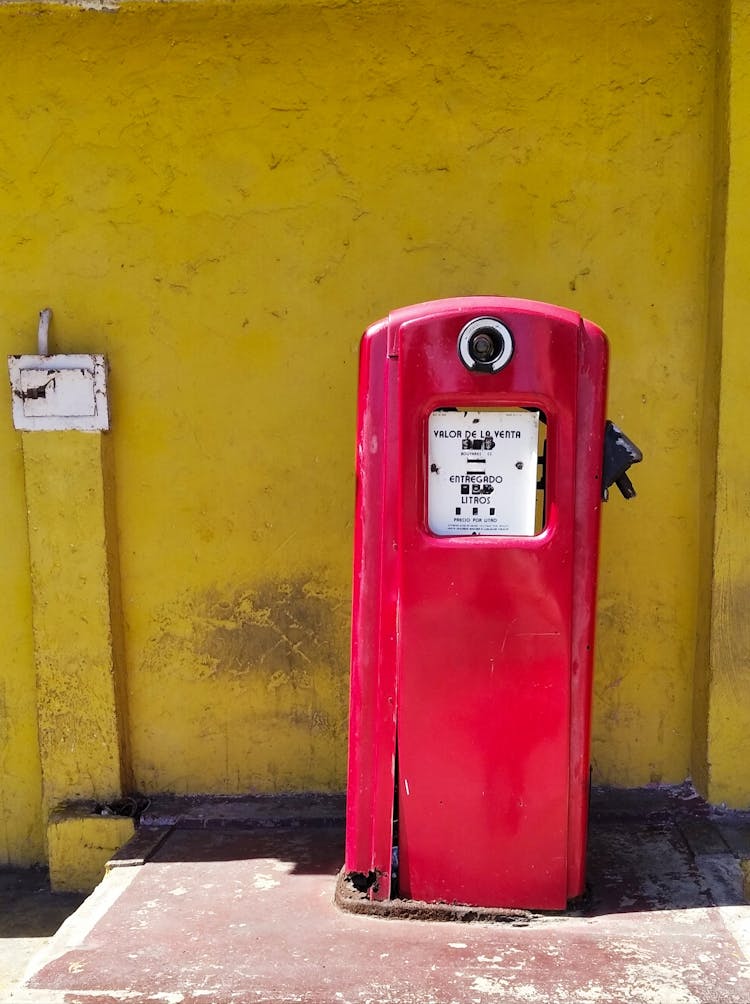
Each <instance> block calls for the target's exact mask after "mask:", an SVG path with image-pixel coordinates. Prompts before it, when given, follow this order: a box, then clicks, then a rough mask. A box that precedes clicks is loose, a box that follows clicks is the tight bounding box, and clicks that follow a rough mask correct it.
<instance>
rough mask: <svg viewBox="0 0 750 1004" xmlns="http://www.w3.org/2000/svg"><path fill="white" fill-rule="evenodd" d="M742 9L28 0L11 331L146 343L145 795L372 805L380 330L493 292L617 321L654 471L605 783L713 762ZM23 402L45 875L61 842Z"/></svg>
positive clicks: (0, 767) (135, 422)
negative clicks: (367, 625) (353, 767)
mask: <svg viewBox="0 0 750 1004" xmlns="http://www.w3.org/2000/svg"><path fill="white" fill-rule="evenodd" d="M715 19H716V8H715V5H713V4H711V3H707V2H698V0H693V2H685V0H663V2H661V3H659V4H658V5H654V4H653V3H647V2H641V0H635V2H629V3H612V2H595V0H574V2H570V3H565V4H561V3H556V2H545V0H533V2H528V0H524V2H520V0H519V2H508V3H503V4H497V3H495V2H481V0H477V2H459V3H452V4H442V5H439V6H438V7H436V6H435V4H433V3H430V2H427V0H415V2H410V3H385V2H380V3H366V2H365V3H361V4H345V5H341V6H339V5H327V4H318V3H315V2H310V3H298V4H274V5H266V4H262V3H252V4H251V3H247V4H236V5H223V4H212V3H201V4H194V5H182V4H180V5H151V4H148V3H133V4H131V5H125V6H123V7H122V8H121V9H120V10H119V11H117V12H112V13H101V12H94V11H81V10H74V9H70V8H65V7H28V6H25V5H21V6H17V5H12V6H8V7H2V8H0V26H1V27H2V31H3V49H4V54H3V60H2V61H1V62H0V85H1V88H2V93H3V94H4V102H3V111H2V119H3V128H2V129H1V130H0V213H1V214H2V217H3V220H4V225H3V227H2V229H1V230H0V253H1V254H2V260H3V262H4V267H3V271H2V275H0V339H1V340H2V347H3V349H4V350H5V351H7V352H21V351H31V350H33V349H34V331H35V316H36V311H37V310H38V309H39V308H40V307H42V306H45V305H48V304H49V305H50V306H52V307H53V308H54V311H55V321H54V328H53V343H54V347H55V348H56V349H57V350H60V351H81V352H88V351H91V352H94V351H95V352H106V353H107V354H108V356H109V359H110V363H111V390H112V415H113V432H112V433H111V436H112V439H113V448H114V461H115V478H116V486H117V498H116V503H117V514H118V527H119V537H120V540H119V549H120V562H121V574H122V594H123V611H124V621H125V657H126V670H127V681H128V704H129V716H130V745H131V750H132V761H133V762H132V767H133V773H134V778H135V783H136V785H137V786H138V787H139V788H141V789H143V790H146V791H156V790H165V789H170V790H176V791H179V792H186V791H225V792H240V791H246V790H277V789H285V788H319V789H326V788H331V789H335V788H340V787H342V785H343V783H344V770H345V758H346V694H347V685H348V681H347V672H348V669H347V663H348V654H347V635H348V616H349V611H348V608H349V595H350V550H351V539H350V533H351V513H352V491H353V485H352V466H353V465H352V453H353V423H354V394H355V379H356V365H357V354H356V353H357V343H358V339H359V335H360V333H361V330H362V329H363V327H364V326H365V325H366V324H367V323H369V322H370V321H372V320H374V319H376V318H378V317H380V316H382V315H383V314H385V313H386V312H387V311H388V310H389V309H390V308H392V307H395V306H399V305H402V304H406V303H410V302H416V301H420V300H425V299H429V298H433V297H440V296H450V295H455V294H464V293H473V292H491V293H498V294H507V295H522V296H527V297H531V298H536V299H543V300H548V301H552V302H557V303H560V304H563V305H565V306H569V307H572V308H575V309H577V310H580V311H582V312H583V313H584V314H585V315H586V316H588V317H590V318H592V319H593V320H595V321H596V322H597V323H598V324H600V325H602V326H603V327H604V328H605V329H606V330H607V332H608V334H609V336H610V339H611V345H612V359H613V364H612V371H611V392H610V409H609V410H610V414H611V417H612V418H613V419H615V420H617V421H618V422H620V423H621V424H622V425H623V426H624V428H625V429H626V430H627V431H628V433H629V434H630V435H631V436H632V437H633V438H634V439H635V440H636V441H637V442H638V443H639V444H640V445H641V446H642V447H643V449H644V451H645V452H646V454H647V457H648V463H647V464H644V465H642V467H641V468H639V469H637V471H636V478H635V480H636V483H637V487H638V490H639V498H638V500H637V501H636V502H634V503H631V504H628V505H625V504H624V503H622V502H620V501H619V500H618V499H617V498H614V499H613V501H612V502H611V503H610V504H609V505H608V506H607V507H606V509H605V514H604V535H603V549H602V574H601V590H600V595H601V600H600V629H599V635H598V669H597V683H596V695H595V721H594V740H593V763H594V768H595V777H596V778H597V780H603V781H610V782H615V783H619V784H637V783H642V782H647V781H649V780H651V779H664V780H673V781H675V780H681V779H683V778H684V777H685V775H686V774H687V772H688V770H689V763H690V744H691V742H690V740H691V693H692V683H693V660H694V649H695V624H696V603H697V599H696V596H697V594H696V571H697V561H698V548H697V529H698V508H699V500H698V495H697V491H696V478H697V476H698V471H699V465H698V457H697V449H696V447H697V443H698V434H699V414H700V400H699V373H700V371H701V368H702V365H703V359H704V352H705V318H706V315H707V282H708V269H707V242H708V235H709V219H710V195H711V179H710V174H711V170H712V128H713V124H712V115H713V96H714V44H715V34H716V26H715ZM7 394H8V391H7V390H2V396H0V414H2V412H3V411H4V413H5V415H6V420H5V422H0V450H2V455H3V465H4V466H3V469H4V471H5V472H6V488H5V490H4V492H3V493H0V507H2V512H1V515H2V519H0V535H2V538H3V539H2V545H1V546H2V550H3V553H4V554H6V555H7V560H5V561H4V564H3V567H2V570H1V571H0V581H1V582H2V587H3V592H4V593H5V592H7V593H8V594H9V595H12V596H13V600H12V603H11V604H10V605H9V606H8V607H6V608H5V609H2V607H0V617H2V618H3V619H4V621H5V624H4V625H3V626H2V629H3V631H4V637H6V638H9V639H10V644H9V645H6V647H5V649H4V663H3V669H2V674H0V679H4V681H5V682H4V688H5V690H4V693H5V705H0V735H7V741H6V743H5V744H3V745H1V746H0V750H1V752H0V858H2V855H3V853H4V854H5V855H6V856H9V857H11V858H13V859H18V858H19V857H23V855H24V854H25V853H26V850H24V851H21V850H19V848H20V847H21V846H22V844H23V845H24V847H27V848H30V849H31V850H30V851H29V854H30V855H31V856H33V855H34V854H38V853H39V847H40V844H41V837H40V836H39V833H40V825H41V823H40V819H39V812H38V807H37V799H38V797H39V794H38V792H39V768H38V756H37V752H36V749H35V746H34V743H33V742H32V739H33V734H34V729H35V721H34V702H33V693H34V691H33V668H32V656H31V626H30V605H29V586H28V553H27V550H26V546H25V541H24V533H25V529H24V488H23V479H22V465H21V463H20V454H19V451H20V442H19V439H18V437H17V434H16V433H14V432H13V430H12V428H11V427H10V418H9V414H10V405H9V400H8V397H7ZM6 538H7V539H6ZM0 693H3V690H1V689H0ZM24 834H26V837H27V838H28V839H26V838H24ZM29 834H31V835H32V836H31V837H30V838H29V837H28V835H29ZM24 841H25V843H24Z"/></svg>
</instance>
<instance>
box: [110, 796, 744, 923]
mask: <svg viewBox="0 0 750 1004" xmlns="http://www.w3.org/2000/svg"><path fill="white" fill-rule="evenodd" d="M343 813H344V800H343V797H342V796H340V795H285V796H244V797H240V798H207V797H205V796H203V797H200V798H192V799H178V798H162V799H160V798H158V797H157V798H155V799H154V800H153V802H152V803H151V805H150V807H149V809H148V810H147V812H146V813H145V814H144V816H143V819H142V828H141V831H140V833H139V834H137V835H136V837H135V838H134V840H135V841H136V842H137V841H138V840H140V841H141V847H142V849H144V851H143V854H142V859H143V860H153V861H154V862H155V863H176V862H193V863H200V862H216V861H251V860H261V859H263V860H268V861H276V862H283V863H285V866H286V867H285V871H286V873H287V874H288V875H291V876H293V875H331V876H332V877H333V876H335V875H336V874H337V873H338V872H339V870H340V868H341V863H342V861H343V846H344V829H343V822H344V817H343ZM128 853H129V852H128V848H127V847H126V848H125V849H124V851H123V852H122V854H121V855H120V856H121V857H122V858H124V859H125V860H127V856H128ZM456 853H457V854H460V853H462V848H460V847H457V848H456ZM131 857H133V855H131ZM135 857H136V858H137V855H135ZM743 860H750V813H747V812H732V811H728V810H720V809H716V808H713V807H711V806H709V805H707V803H706V802H704V801H703V800H702V799H701V798H700V797H699V796H698V795H697V794H696V792H695V790H694V789H693V788H692V786H691V785H690V784H688V783H686V784H683V785H679V786H664V785H658V786H650V787H647V788H638V789H627V790H623V789H612V788H599V787H596V788H593V789H592V793H591V814H590V827H589V845H588V857H587V862H588V863H587V876H588V882H587V888H588V891H587V895H586V896H585V897H584V900H583V902H579V903H577V904H575V907H576V909H575V913H576V914H577V915H578V916H581V915H584V916H592V917H593V916H602V915H607V914H617V913H633V912H651V911H657V910H685V909H696V908H706V907H711V906H733V905H742V904H744V903H745V902H746V898H745V890H744V887H743V869H742V862H743ZM123 863H124V862H123ZM476 919H481V918H479V917H477V918H476Z"/></svg>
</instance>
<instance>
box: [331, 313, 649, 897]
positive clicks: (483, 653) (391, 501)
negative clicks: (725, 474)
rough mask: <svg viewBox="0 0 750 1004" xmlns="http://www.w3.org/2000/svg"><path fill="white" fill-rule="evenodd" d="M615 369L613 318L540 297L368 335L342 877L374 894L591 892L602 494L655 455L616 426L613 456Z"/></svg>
mask: <svg viewBox="0 0 750 1004" xmlns="http://www.w3.org/2000/svg"><path fill="white" fill-rule="evenodd" d="M606 376H607V343H606V339H605V337H604V335H603V333H602V332H601V331H600V329H599V328H597V327H596V326H595V325H594V324H592V323H591V322H589V321H586V320H583V319H582V318H581V317H580V316H579V315H578V314H576V313H574V312H572V311H570V310H565V309H563V308H560V307H554V306H550V305H548V304H541V303H534V302H531V301H527V300H515V299H502V298H497V297H467V298H461V299H453V300H440V301H436V302H433V303H426V304H418V305H416V306H412V307H407V308H405V309H402V310H397V311H395V312H394V313H392V314H391V315H390V316H389V317H388V318H387V319H386V320H383V321H380V322H378V323H377V324H375V325H373V326H372V327H370V328H369V329H368V330H367V331H366V332H365V335H364V337H363V340H362V346H361V356H360V384H359V414H358V439H357V502H356V522H355V564H354V601H353V630H352V662H351V709H350V712H351V713H350V735H349V779H348V804H347V833H346V864H345V870H346V872H347V873H349V874H350V875H351V876H352V878H353V879H354V881H355V885H356V886H357V888H359V889H363V890H366V892H367V895H368V896H369V897H370V898H371V899H377V900H384V899H388V898H390V897H391V896H392V895H398V896H399V897H403V898H408V899H413V900H424V901H428V902H447V903H465V904H470V905H475V906H489V907H493V906H494V907H525V908H530V909H561V908H563V907H565V905H566V903H567V901H568V900H569V899H571V898H573V897H576V896H578V895H579V894H580V893H581V892H582V891H583V888H584V864H585V845H586V826H587V803H588V783H589V766H588V764H589V759H588V758H589V754H588V750H589V720H590V704H591V673H592V662H593V652H592V649H593V639H594V608H595V593H596V574H597V557H598V546H599V543H598V542H599V517H600V508H601V500H602V497H603V496H605V492H606V488H607V487H608V486H609V484H611V483H613V482H614V481H617V483H618V484H619V485H620V486H621V489H622V490H623V493H624V494H626V495H627V494H628V486H629V493H630V494H634V493H633V492H632V486H631V485H630V482H629V481H628V479H627V475H626V473H625V471H626V470H627V467H628V466H629V465H630V463H634V462H637V460H639V459H640V453H639V451H638V450H637V448H636V447H634V446H633V445H632V444H631V443H630V441H629V440H627V437H624V436H623V435H622V433H620V432H619V430H617V429H616V428H615V427H611V428H610V427H609V426H607V427H606V429H607V432H606V441H607V448H608V457H609V460H608V464H607V471H606V472H605V471H603V469H602V458H603V455H604V452H605V416H604V407H605V395H606ZM613 430H614V431H613ZM396 860H397V862H398V865H397V879H396V880H395V881H393V878H394V874H393V865H394V863H395V861H396Z"/></svg>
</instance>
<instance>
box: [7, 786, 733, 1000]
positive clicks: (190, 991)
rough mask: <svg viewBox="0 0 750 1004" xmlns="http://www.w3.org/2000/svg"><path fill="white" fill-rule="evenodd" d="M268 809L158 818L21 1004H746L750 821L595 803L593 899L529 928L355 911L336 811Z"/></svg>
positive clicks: (675, 792)
mask: <svg viewBox="0 0 750 1004" xmlns="http://www.w3.org/2000/svg"><path fill="white" fill-rule="evenodd" d="M247 804H249V803H247ZM253 805H257V803H253ZM261 816H262V813H260V814H259V813H258V812H257V811H255V812H254V814H253V813H247V812H243V811H242V805H241V802H238V801H237V800H233V801H231V802H229V801H227V802H226V803H225V806H224V808H222V807H221V806H220V805H219V806H218V808H217V803H216V802H213V803H211V804H208V803H204V804H203V805H200V804H198V803H193V804H192V805H191V806H189V807H188V809H187V811H184V812H182V811H181V810H180V809H179V807H178V808H175V806H174V805H172V807H171V809H170V810H169V811H165V812H162V816H161V818H160V815H159V807H158V806H157V807H154V808H153V809H152V815H151V818H150V819H149V820H147V821H148V822H149V823H150V826H149V827H145V828H144V829H143V830H142V831H141V834H140V838H139V839H140V846H139V848H136V852H137V853H133V854H132V860H135V861H138V860H143V859H145V858H148V860H145V863H142V864H133V865H131V866H129V867H117V868H114V869H113V870H112V871H111V872H110V873H109V875H108V876H107V878H106V879H105V881H104V882H103V883H102V885H101V886H100V887H99V888H98V889H97V891H96V892H95V893H94V894H93V896H92V897H90V898H89V900H87V902H86V903H85V904H84V906H83V907H82V908H81V909H80V910H79V911H78V912H77V913H76V914H75V915H74V916H73V917H72V918H71V920H70V921H68V922H67V923H66V924H65V925H64V926H63V928H62V929H61V931H60V932H59V933H58V935H57V936H56V937H55V938H53V939H52V941H51V942H50V944H49V946H48V947H47V949H46V950H45V951H44V952H42V953H41V954H40V955H39V956H37V958H36V959H35V962H34V964H33V965H32V967H31V970H30V971H29V973H28V976H27V979H26V981H25V982H24V983H23V985H22V986H19V987H18V988H17V989H16V990H15V991H14V992H13V993H12V994H10V995H9V996H8V998H7V1001H8V1002H12V1004H115V1002H117V1004H121V1002H123V1001H127V1002H135V1004H157V1002H159V1004H187V1002H198V1001H200V1002H203V1004H247V1002H257V1001H260V1002H264V1001H268V1002H271V1001H289V1002H291V1001H295V1002H316V1004H323V1002H331V1004H346V1002H360V1004H366V1002H370V1004H396V1002H400V1004H449V1002H456V1004H489V1002H496V1001H497V1002H499V1001H522V1002H530V1004H533V1002H538V1004H546V1002H560V1004H567V1002H581V1004H621V1002H644V1004H662V1002H663V1004H740V1002H746V1001H750V906H748V905H747V904H746V901H745V895H744V888H743V871H742V867H741V863H742V860H743V859H744V858H745V857H746V856H747V857H750V819H749V818H748V816H746V815H740V814H732V813H719V812H715V811H714V812H712V811H710V810H709V809H708V807H706V806H705V804H704V803H702V802H701V801H700V800H699V799H697V798H696V797H695V795H694V793H693V792H692V791H691V790H690V789H689V788H687V787H684V786H683V787H680V788H672V789H664V788H656V789H645V790H640V791H637V792H606V791H601V792H596V793H595V797H594V800H593V805H592V821H591V838H590V849H589V882H590V887H591V893H590V898H589V901H588V903H587V905H586V906H585V908H584V909H583V910H581V911H579V912H578V913H577V914H575V915H570V916H556V917H549V916H548V917H538V918H534V919H532V920H531V922H530V923H525V924H523V925H521V926H518V925H513V924H507V923H505V924H497V923H496V924H489V923H472V924H467V923H457V922H447V923H437V922H426V921H419V920H395V919H381V918H375V917H363V916H356V915H353V914H349V913H343V912H341V911H340V910H339V909H338V908H337V907H336V906H335V905H334V903H333V902H332V900H333V892H334V885H335V877H336V873H337V872H338V870H339V868H340V866H341V862H342V857H343V846H342V844H343V830H342V828H341V826H340V825H337V823H336V819H335V818H334V817H335V813H332V812H327V811H325V812H322V813H321V812H318V813H313V814H312V815H311V816H310V815H308V817H307V818H306V820H305V821H304V823H303V824H302V825H296V826H292V825H289V824H290V822H291V818H290V816H288V815H287V816H286V817H285V816H284V814H283V813H282V814H281V816H280V817H278V816H277V818H276V819H275V822H276V823H283V825H277V826H268V825H263V823H267V822H268V820H266V819H261ZM139 855H142V856H141V857H139ZM149 855H150V856H149ZM123 857H125V856H123ZM3 1004H6V1002H5V1001H3Z"/></svg>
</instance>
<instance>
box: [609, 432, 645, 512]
mask: <svg viewBox="0 0 750 1004" xmlns="http://www.w3.org/2000/svg"><path fill="white" fill-rule="evenodd" d="M642 460H643V454H642V453H641V451H640V450H639V449H638V447H637V446H636V445H635V443H634V442H633V440H632V439H628V437H627V436H626V435H625V433H624V432H623V431H622V429H618V428H617V426H616V425H615V424H614V422H609V421H608V422H607V424H606V426H605V427H604V460H603V462H602V498H603V499H604V501H605V502H606V501H607V499H608V498H609V489H610V488H611V487H612V485H617V487H618V488H619V489H620V492H621V493H622V496H623V498H626V499H632V498H635V488H634V487H633V482H632V481H631V480H630V478H629V477H628V475H627V471H628V469H629V468H630V467H632V466H633V464H639V463H640V462H641V461H642Z"/></svg>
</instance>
